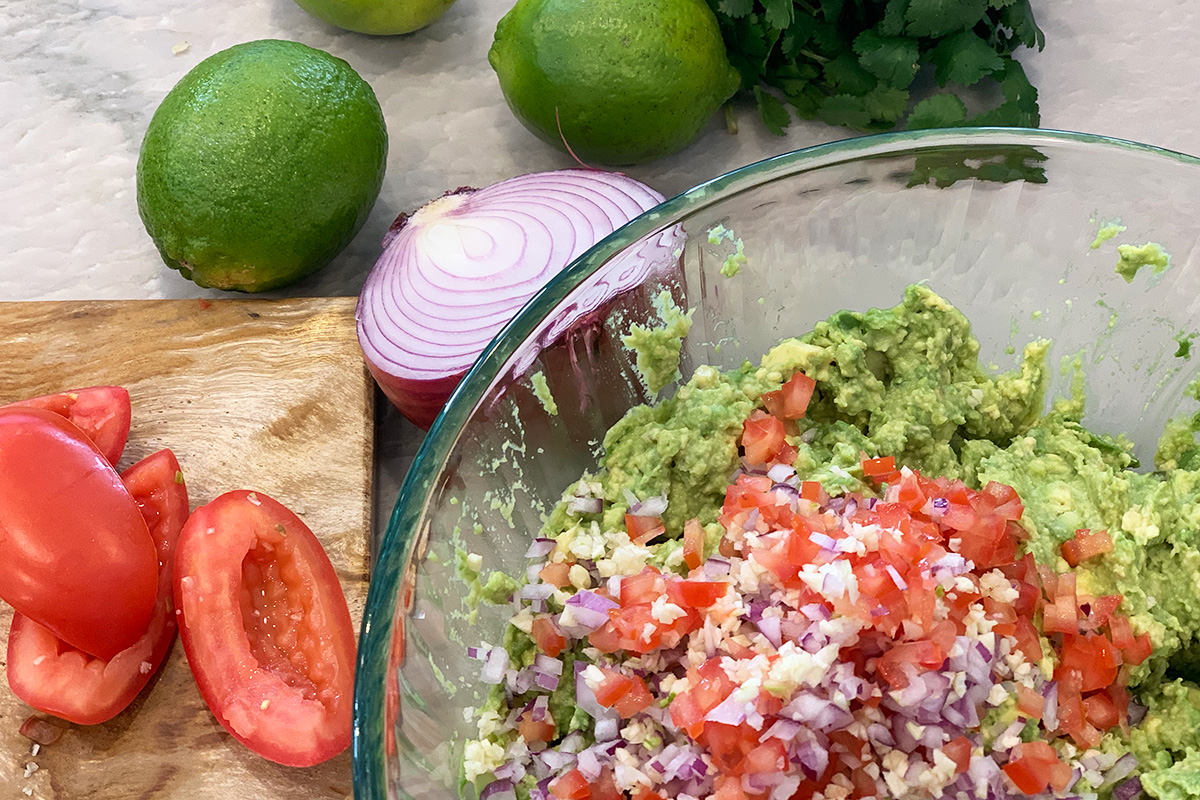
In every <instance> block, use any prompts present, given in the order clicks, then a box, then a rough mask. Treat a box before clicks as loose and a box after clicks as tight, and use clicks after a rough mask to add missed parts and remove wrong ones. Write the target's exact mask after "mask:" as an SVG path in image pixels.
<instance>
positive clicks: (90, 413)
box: [0, 386, 133, 466]
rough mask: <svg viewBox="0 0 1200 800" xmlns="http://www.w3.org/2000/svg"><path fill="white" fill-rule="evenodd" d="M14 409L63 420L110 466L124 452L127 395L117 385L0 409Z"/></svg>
mask: <svg viewBox="0 0 1200 800" xmlns="http://www.w3.org/2000/svg"><path fill="white" fill-rule="evenodd" d="M15 407H22V408H40V409H42V410H43V411H51V412H53V413H55V414H58V415H59V416H62V417H66V418H67V419H68V420H70V422H71V423H72V424H73V425H74V426H75V427H77V428H79V430H80V431H82V432H83V435H84V436H86V437H87V438H89V439H91V440H92V441H93V442H95V444H96V446H97V447H99V448H100V452H101V453H103V454H104V457H105V458H106V459H108V463H110V464H112V465H113V466H116V463H117V462H118V461H120V459H121V453H123V452H124V451H125V442H126V441H128V440H129V425H130V423H131V422H132V420H133V408H132V406H131V405H130V403H129V392H128V391H127V390H126V389H124V388H123V387H121V386H89V387H88V388H86V389H73V390H71V391H69V392H59V393H58V394H46V395H42V396H41V397H31V398H29V399H28V400H19V401H17V402H16V403H9V404H8V405H6V406H0V408H15Z"/></svg>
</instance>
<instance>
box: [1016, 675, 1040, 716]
mask: <svg viewBox="0 0 1200 800" xmlns="http://www.w3.org/2000/svg"><path fill="white" fill-rule="evenodd" d="M1045 708H1046V698H1044V697H1042V695H1041V694H1039V693H1038V692H1037V691H1035V690H1033V689H1030V688H1029V687H1027V686H1025V684H1023V683H1018V684H1017V711H1019V712H1020V713H1022V714H1024V715H1025V716H1026V717H1029V718H1030V719H1041V718H1042V711H1043V710H1045Z"/></svg>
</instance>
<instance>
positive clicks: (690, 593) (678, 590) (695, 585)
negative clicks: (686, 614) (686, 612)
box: [667, 581, 729, 608]
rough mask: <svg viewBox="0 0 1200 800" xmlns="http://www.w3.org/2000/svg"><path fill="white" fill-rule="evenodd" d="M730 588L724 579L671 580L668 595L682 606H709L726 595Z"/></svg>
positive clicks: (668, 585)
mask: <svg viewBox="0 0 1200 800" xmlns="http://www.w3.org/2000/svg"><path fill="white" fill-rule="evenodd" d="M728 588H729V585H728V584H726V583H724V582H722V581H670V582H668V583H667V595H668V596H669V597H670V598H671V601H672V602H673V603H675V604H676V605H678V606H680V607H681V608H708V607H709V606H711V605H712V604H713V603H715V602H717V600H719V599H721V598H722V597H724V596H725V592H726V590H727V589H728Z"/></svg>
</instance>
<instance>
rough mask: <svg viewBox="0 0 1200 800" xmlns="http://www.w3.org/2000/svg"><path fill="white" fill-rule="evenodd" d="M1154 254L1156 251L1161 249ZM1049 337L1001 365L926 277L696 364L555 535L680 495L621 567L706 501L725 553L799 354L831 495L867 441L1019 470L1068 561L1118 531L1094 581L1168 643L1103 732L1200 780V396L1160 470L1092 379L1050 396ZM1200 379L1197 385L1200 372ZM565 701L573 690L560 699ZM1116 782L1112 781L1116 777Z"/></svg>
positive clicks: (1147, 779) (1045, 557)
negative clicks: (1102, 404)
mask: <svg viewBox="0 0 1200 800" xmlns="http://www.w3.org/2000/svg"><path fill="white" fill-rule="evenodd" d="M1150 255H1152V254H1149V255H1148V258H1149V257H1150ZM1125 257H1126V256H1125V253H1123V254H1122V258H1123V259H1124V258H1125ZM1139 259H1140V257H1139ZM1131 263H1132V262H1131ZM1145 263H1150V264H1157V262H1156V261H1154V260H1153V258H1151V259H1150V260H1148V261H1146V262H1145ZM672 309H674V307H673V305H669V304H668V300H667V299H660V311H661V312H662V313H663V319H664V323H665V325H664V328H663V329H662V330H660V331H651V330H648V329H640V328H639V329H635V334H636V336H631V338H636V339H637V342H634V343H631V344H630V346H633V344H656V346H655V347H653V348H651V351H650V352H651V355H650V356H648V357H647V361H646V364H645V365H643V362H642V358H641V350H639V368H642V367H643V366H645V369H643V372H644V373H645V374H646V376H647V383H648V384H649V386H650V388H651V389H652V391H657V388H661V387H662V386H663V385H665V383H666V382H667V381H665V380H662V378H663V377H664V376H666V374H667V369H666V364H667V360H668V357H669V356H671V355H673V356H674V357H675V359H677V358H678V353H679V343H680V342H681V340H682V336H683V335H686V333H687V324H686V322H684V320H687V319H688V317H687V316H686V315H684V314H682V313H681V312H679V311H678V309H674V311H673V312H672ZM656 336H657V337H658V339H655V337H656ZM652 339H654V340H655V341H654V342H651V340H652ZM1048 347H1049V343H1048V342H1045V341H1036V342H1033V343H1031V344H1029V345H1028V346H1026V348H1025V351H1024V354H1023V358H1022V360H1021V363H1020V366H1019V367H1018V368H1017V369H1016V370H1014V371H1012V372H1010V373H1007V374H1001V375H998V376H992V375H989V374H988V373H987V372H986V371H985V370H984V369H983V368H982V366H981V365H980V363H979V344H978V342H977V341H976V340H975V338H974V337H973V336H972V333H971V329H970V325H969V323H968V321H967V320H966V318H965V317H964V316H963V315H962V314H961V313H960V312H959V311H958V310H956V309H955V308H953V307H952V306H951V305H950V304H949V303H948V302H947V301H946V300H944V299H943V298H941V297H940V296H938V295H937V294H935V293H934V292H933V291H931V290H929V289H927V288H925V287H921V286H913V287H910V288H909V289H908V290H907V292H906V293H905V296H904V299H903V302H901V303H900V304H899V305H897V306H896V307H894V308H891V309H875V310H871V311H867V312H863V313H857V312H850V311H843V312H839V313H837V314H834V315H833V316H832V317H830V318H829V319H827V320H825V321H823V322H821V323H818V324H817V325H816V327H815V328H814V329H813V330H812V331H811V332H809V333H807V334H805V335H803V336H801V337H799V338H794V339H788V340H785V341H783V342H781V343H780V344H779V345H777V346H776V347H774V348H773V349H772V350H771V351H770V352H768V353H767V354H766V355H764V356H763V357H762V359H761V361H760V362H759V363H758V364H754V363H751V362H749V361H747V362H745V363H743V364H742V365H741V366H740V367H738V368H736V369H734V370H731V371H729V372H725V373H721V372H719V371H717V370H715V369H712V368H709V367H700V368H699V369H697V370H695V372H694V374H693V375H692V377H691V378H690V380H688V381H687V382H686V383H685V384H684V385H683V386H682V387H680V389H679V391H678V392H677V393H676V394H675V395H674V396H673V397H671V398H669V399H667V400H665V401H662V402H660V403H656V404H654V405H645V406H639V407H637V408H634V409H632V410H630V411H629V412H628V414H626V416H625V417H624V418H623V419H622V420H621V421H620V422H618V423H617V424H616V425H615V426H614V427H613V428H612V429H611V430H610V431H609V432H608V434H607V436H606V437H605V440H604V455H603V457H602V458H601V460H600V464H599V467H600V468H599V471H598V472H597V474H596V475H594V476H584V478H582V479H581V480H580V481H579V482H577V483H576V484H575V485H573V486H572V487H571V488H570V489H569V490H568V492H567V495H568V496H569V497H574V498H602V499H603V501H604V510H603V511H602V512H599V513H595V514H590V513H586V512H580V511H579V510H571V504H570V503H569V502H563V503H560V504H559V505H558V507H557V508H556V509H555V510H554V512H553V513H552V514H551V515H550V517H549V519H548V520H547V524H546V528H545V533H544V534H543V535H546V536H550V537H552V538H555V539H557V542H558V543H557V546H558V547H560V548H567V549H569V550H570V552H571V553H572V554H573V557H575V558H600V557H602V556H603V555H604V554H605V553H606V552H608V551H606V550H605V548H606V547H610V546H611V543H612V542H613V541H615V539H613V538H612V537H613V536H617V535H618V534H617V533H616V532H620V533H619V535H620V536H624V533H623V532H624V524H625V523H624V515H625V514H626V512H627V511H629V509H630V506H631V505H632V504H633V503H635V502H644V501H646V500H647V498H665V500H666V508H665V511H664V512H663V513H662V515H661V517H662V521H663V525H664V526H665V528H666V532H665V534H664V536H663V539H665V540H666V541H663V540H661V539H660V540H658V541H656V543H655V544H654V545H652V546H639V545H634V544H632V543H628V544H626V545H623V546H622V547H619V548H617V551H616V552H615V553H611V556H610V557H611V559H612V560H613V561H614V562H620V563H615V564H614V566H613V567H612V569H613V570H614V571H615V573H616V574H625V575H628V574H636V573H637V572H638V571H640V569H641V568H642V566H644V565H645V564H647V563H653V564H656V565H659V566H662V567H665V568H668V569H669V568H677V567H679V565H680V562H681V555H680V549H681V547H680V543H679V540H680V538H681V537H682V533H683V528H684V525H685V523H686V522H687V521H688V520H691V519H692V518H698V519H699V521H700V523H701V524H702V525H703V526H704V529H705V539H706V542H707V548H708V549H707V550H706V552H711V549H712V548H713V547H714V545H715V543H716V541H717V540H719V539H720V536H721V525H720V524H719V523H718V522H717V513H718V511H719V509H720V507H721V505H722V502H723V499H724V493H725V489H726V486H727V485H728V483H729V476H730V474H731V473H732V472H733V471H734V470H735V468H736V467H737V466H738V465H739V463H740V460H741V454H740V453H739V437H740V435H741V433H742V430H743V422H744V421H745V420H746V418H747V417H748V416H749V415H750V413H751V412H752V411H754V410H755V409H756V408H761V407H762V405H763V401H762V396H763V394H764V393H767V392H772V391H776V390H779V389H780V387H781V385H782V384H784V383H785V382H786V381H788V379H789V378H791V376H792V375H793V374H795V373H797V372H803V373H804V374H805V375H807V376H808V377H810V378H812V379H814V380H815V382H816V388H815V391H814V393H813V395H812V399H811V401H810V403H809V406H808V409H807V413H806V415H805V417H804V418H802V419H799V420H795V421H793V422H789V423H788V428H787V442H788V444H790V445H791V446H792V447H794V448H795V451H796V459H795V470H796V472H797V474H798V476H799V477H800V479H801V480H810V481H811V480H816V481H820V483H821V484H822V485H823V487H824V488H825V489H826V490H827V491H828V492H829V493H830V494H833V495H837V494H842V493H846V492H852V491H853V492H863V493H871V492H873V491H874V488H873V486H872V485H871V484H870V483H869V482H866V481H864V479H863V473H862V469H863V467H862V462H863V459H864V458H875V457H879V456H894V457H895V463H896V465H897V466H899V465H905V466H908V467H910V468H912V469H914V470H919V471H920V472H922V473H924V474H925V475H941V476H947V477H950V478H956V479H960V480H963V481H964V482H966V483H967V484H968V485H970V486H973V487H976V488H979V487H982V486H983V485H984V484H986V483H987V482H989V481H997V482H1000V483H1004V484H1007V485H1010V486H1012V487H1014V488H1015V489H1016V490H1017V492H1018V493H1019V494H1020V497H1021V499H1022V501H1023V502H1024V506H1025V512H1024V516H1023V518H1022V523H1023V525H1024V527H1025V528H1026V529H1027V530H1028V533H1029V539H1028V541H1027V542H1026V545H1025V546H1026V547H1027V549H1028V551H1029V552H1031V553H1032V554H1033V555H1034V557H1035V558H1036V560H1037V561H1038V562H1040V563H1042V564H1045V565H1048V566H1051V567H1053V568H1055V569H1057V570H1059V571H1065V570H1066V569H1067V567H1066V563H1065V562H1064V561H1063V560H1062V558H1061V556H1060V549H1061V545H1062V543H1063V542H1065V541H1067V540H1068V539H1071V538H1072V537H1074V536H1075V534H1076V531H1078V530H1080V529H1090V530H1096V531H1098V530H1106V531H1108V533H1109V535H1110V536H1111V538H1112V541H1113V545H1114V550H1113V552H1111V553H1109V554H1107V555H1103V556H1100V557H1098V558H1094V559H1091V560H1088V561H1085V562H1084V563H1082V564H1080V565H1079V566H1078V567H1076V570H1075V572H1076V574H1077V576H1078V590H1079V592H1080V593H1083V594H1089V595H1093V596H1100V595H1105V594H1120V595H1122V596H1123V597H1124V600H1123V603H1122V606H1121V609H1122V613H1124V614H1127V615H1128V616H1129V618H1130V621H1131V623H1132V626H1133V629H1134V631H1135V632H1136V633H1143V632H1148V633H1149V634H1150V637H1151V641H1152V642H1153V646H1154V652H1153V655H1152V656H1151V657H1150V658H1149V659H1147V660H1146V661H1145V663H1144V664H1143V665H1142V666H1140V667H1137V668H1135V669H1134V670H1133V672H1132V674H1131V675H1130V692H1131V695H1132V697H1133V700H1134V702H1136V703H1139V704H1141V705H1142V706H1145V707H1146V709H1147V710H1146V714H1145V718H1144V720H1143V721H1141V722H1140V723H1139V724H1138V725H1136V726H1134V727H1133V728H1132V729H1131V730H1129V731H1128V732H1124V733H1123V732H1121V730H1120V729H1116V728H1114V729H1113V731H1112V732H1110V733H1109V734H1107V735H1106V738H1105V741H1104V744H1103V748H1102V749H1104V750H1105V751H1107V752H1110V753H1118V752H1119V753H1126V752H1132V753H1134V754H1135V755H1136V756H1137V758H1138V762H1139V763H1138V767H1137V771H1136V772H1135V774H1138V775H1140V778H1141V781H1142V786H1143V788H1144V791H1145V792H1146V793H1147V794H1149V795H1150V796H1152V797H1156V798H1159V799H1160V800H1183V799H1184V798H1200V688H1197V685H1196V683H1194V681H1195V680H1196V679H1197V678H1198V677H1200V459H1196V458H1195V455H1196V453H1197V451H1198V448H1197V445H1196V439H1195V435H1194V434H1195V431H1196V430H1197V429H1198V428H1200V414H1197V415H1196V416H1194V417H1184V418H1181V419H1179V420H1175V421H1173V422H1172V423H1171V425H1170V426H1169V427H1168V430H1167V431H1166V432H1165V435H1164V440H1163V442H1161V443H1160V448H1159V454H1158V459H1157V462H1158V463H1157V464H1156V466H1157V470H1156V471H1154V472H1148V473H1139V472H1134V471H1133V469H1134V468H1135V467H1137V466H1138V464H1137V462H1136V460H1135V459H1134V458H1133V456H1132V445H1131V443H1130V442H1129V441H1127V440H1125V439H1123V438H1115V439H1114V438H1112V437H1108V436H1103V435H1097V434H1095V433H1092V432H1090V431H1088V430H1087V429H1086V428H1085V427H1083V425H1081V423H1080V418H1081V416H1082V412H1083V404H1082V395H1081V393H1079V392H1077V393H1076V396H1075V397H1073V398H1068V399H1064V400H1060V401H1058V402H1056V403H1055V404H1054V406H1053V407H1052V409H1051V411H1050V412H1049V413H1045V412H1044V408H1045V391H1046V384H1047V378H1048V371H1047V366H1046V355H1047V352H1048ZM674 364H675V362H671V365H670V374H671V376H672V377H673V376H674V369H675V366H674ZM647 370H649V372H647ZM652 374H653V375H656V376H657V377H656V378H655V379H654V380H651V375H652ZM656 387H657V388H656ZM1190 393H1191V394H1192V395H1193V396H1195V397H1198V398H1200V385H1197V386H1193V387H1192V388H1191V389H1190ZM624 541H626V542H628V540H627V539H625V540H624ZM493 577H495V576H494V575H493ZM489 582H490V581H489ZM497 588H502V589H503V590H506V591H507V592H511V591H512V588H511V587H508V586H506V587H497ZM503 593H504V592H503V591H502V592H499V594H503ZM525 641H528V639H526V640H525ZM570 657H572V658H573V657H574V655H573V654H572V655H571V656H570ZM560 700H561V703H566V704H568V705H567V706H562V707H560V705H559V704H558V703H559V701H560ZM570 703H571V697H570V695H569V694H564V695H563V697H562V698H557V697H556V698H555V700H552V702H551V708H550V710H551V713H552V714H553V716H554V718H555V720H557V721H560V722H561V723H562V724H568V723H569V722H570V720H571V719H572V717H573V716H576V715H577V712H576V710H575V709H574V707H573V706H571V705H570ZM493 710H494V709H493ZM1003 712H1004V713H1010V712H1011V709H1009V708H1008V707H1007V706H1006V707H1004V709H1003ZM997 713H1000V711H998V712H997ZM573 727H577V726H573ZM1111 790H1112V786H1107V787H1101V788H1100V794H1101V796H1106V795H1107V794H1108V793H1109V792H1111ZM520 793H521V792H520V790H518V794H519V795H520Z"/></svg>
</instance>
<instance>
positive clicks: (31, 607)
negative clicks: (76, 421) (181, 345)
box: [0, 407, 158, 659]
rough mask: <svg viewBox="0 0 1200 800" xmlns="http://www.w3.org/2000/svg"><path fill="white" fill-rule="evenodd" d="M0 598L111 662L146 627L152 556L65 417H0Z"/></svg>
mask: <svg viewBox="0 0 1200 800" xmlns="http://www.w3.org/2000/svg"><path fill="white" fill-rule="evenodd" d="M0 553H3V554H4V555H3V558H0V597H2V598H3V599H4V600H6V601H7V602H8V603H9V604H10V605H11V606H13V608H15V609H16V610H17V611H19V612H20V613H22V614H24V615H25V616H27V617H29V618H30V619H32V620H34V621H36V622H38V623H40V624H42V625H44V626H45V627H47V628H49V629H50V630H51V631H52V632H53V633H54V635H55V636H58V637H59V638H61V639H63V640H64V641H66V642H69V643H70V644H71V645H72V646H73V647H78V648H79V649H80V650H83V651H84V652H86V653H91V654H92V655H95V656H99V657H100V658H105V659H111V658H113V657H114V656H116V655H117V653H120V652H121V651H122V650H124V649H126V648H128V647H130V646H132V645H133V644H134V643H135V642H136V641H137V640H138V639H140V638H141V637H142V634H143V633H145V632H146V628H147V626H148V625H149V624H150V616H151V613H152V611H153V609H154V596H155V593H156V590H157V583H158V555H157V554H156V553H155V551H154V543H153V542H152V541H151V540H150V532H149V530H147V528H146V521H145V520H144V519H143V518H142V515H141V513H140V512H139V511H138V507H137V505H136V504H135V503H134V501H133V498H131V497H130V496H129V491H128V490H127V489H126V488H125V486H124V484H122V483H121V477H120V476H119V475H118V474H117V473H116V471H115V470H114V469H113V468H112V465H111V464H110V463H109V461H108V460H107V459H106V458H105V457H104V454H103V453H102V452H101V451H100V449H99V448H97V447H96V445H95V444H93V443H92V442H91V441H90V440H89V439H88V438H87V437H86V436H85V435H84V434H83V433H82V432H81V431H80V430H79V428H77V427H75V425H73V424H72V423H71V422H70V421H68V420H67V419H66V418H65V417H63V416H61V415H59V414H55V413H53V412H50V411H44V410H42V409H38V408H26V407H13V408H6V409H0Z"/></svg>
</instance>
